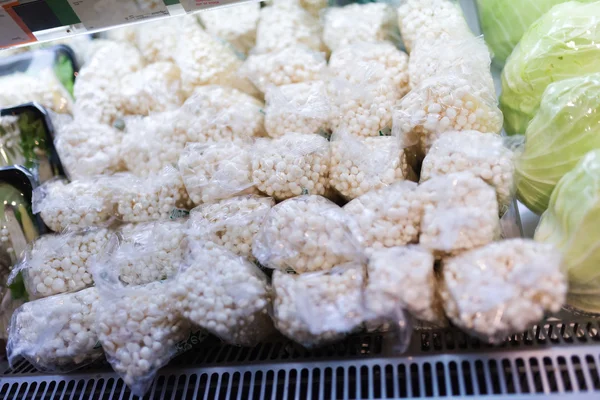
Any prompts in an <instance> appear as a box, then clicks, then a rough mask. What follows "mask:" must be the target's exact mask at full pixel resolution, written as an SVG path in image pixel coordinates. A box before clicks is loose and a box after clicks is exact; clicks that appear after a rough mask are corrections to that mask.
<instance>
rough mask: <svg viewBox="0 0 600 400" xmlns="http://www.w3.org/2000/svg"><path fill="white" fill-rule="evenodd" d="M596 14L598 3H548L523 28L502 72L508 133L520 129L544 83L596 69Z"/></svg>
mask: <svg viewBox="0 0 600 400" xmlns="http://www.w3.org/2000/svg"><path fill="white" fill-rule="evenodd" d="M515 3H516V2H515ZM599 18H600V2H594V3H588V4H585V3H579V2H576V1H572V2H568V3H563V4H559V5H557V6H555V7H553V8H552V9H551V10H550V11H549V12H547V13H546V14H544V15H543V16H542V17H541V18H540V19H538V20H537V21H536V22H534V23H533V24H532V25H531V26H530V27H529V29H528V30H527V32H525V34H524V35H523V37H522V39H521V41H520V42H519V44H518V45H517V47H516V48H515V49H514V51H513V52H512V54H511V55H510V57H509V58H508V61H507V62H506V66H505V67H504V71H503V72H502V95H501V96H500V106H501V108H502V112H503V113H504V128H505V130H506V132H507V133H508V134H515V133H523V132H525V129H526V128H527V125H528V123H529V121H531V119H532V118H533V116H534V115H535V113H536V111H537V110H538V108H539V105H540V101H541V98H542V94H543V93H544V90H545V89H546V87H547V86H548V85H549V84H551V83H552V82H556V81H560V80H563V79H569V78H573V77H577V76H583V75H586V74H590V73H594V72H600V62H598V60H599V59H600V46H598V43H600V24H599V23H598V19H599Z"/></svg>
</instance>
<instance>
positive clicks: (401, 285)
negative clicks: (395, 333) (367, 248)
mask: <svg viewBox="0 0 600 400" xmlns="http://www.w3.org/2000/svg"><path fill="white" fill-rule="evenodd" d="M434 262H435V258H434V257H433V255H432V254H431V253H429V252H428V251H426V250H424V249H422V248H420V247H419V246H403V247H392V248H389V249H381V250H377V251H375V252H373V253H372V254H371V255H370V257H369V265H368V275H369V280H368V283H367V286H366V288H365V300H366V303H367V307H368V308H369V309H370V310H371V311H372V312H374V313H375V314H376V315H378V316H394V315H395V313H396V312H397V310H398V309H402V308H405V309H406V310H407V311H408V312H410V314H411V315H412V316H414V317H415V318H417V319H419V320H421V321H426V322H430V323H434V324H436V325H440V326H443V325H446V318H445V317H444V310H443V308H442V304H441V301H440V298H439V296H438V293H437V287H438V283H437V278H436V276H435V271H434V270H433V264H434Z"/></svg>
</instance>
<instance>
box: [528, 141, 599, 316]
mask: <svg viewBox="0 0 600 400" xmlns="http://www.w3.org/2000/svg"><path fill="white" fill-rule="evenodd" d="M534 238H535V240H537V241H540V242H545V243H552V244H554V245H555V246H556V247H557V248H558V249H559V250H560V251H561V252H562V253H563V256H564V263H565V266H566V268H567V270H568V276H569V293H568V296H567V302H568V303H569V304H571V305H573V306H575V307H577V308H581V309H583V310H586V311H591V312H600V150H592V151H590V152H589V153H587V154H586V155H585V157H584V158H583V159H582V160H581V162H580V163H579V164H577V166H576V167H575V168H574V169H573V170H572V171H571V172H569V173H568V174H566V175H565V176H564V177H563V178H562V179H561V180H560V182H559V183H558V185H556V189H555V190H554V192H553V193H552V198H551V199H550V205H549V207H548V210H547V211H546V212H545V213H544V215H543V216H542V220H541V221H540V224H539V225H538V228H537V230H536V232H535V236H534Z"/></svg>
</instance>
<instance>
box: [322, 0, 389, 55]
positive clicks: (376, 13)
mask: <svg viewBox="0 0 600 400" xmlns="http://www.w3.org/2000/svg"><path fill="white" fill-rule="evenodd" d="M394 24H395V21H394V11H393V10H392V9H391V8H390V7H389V6H388V5H387V4H385V3H367V4H350V5H347V6H344V7H332V8H329V9H328V10H327V11H326V13H325V20H324V23H323V25H324V27H323V41H324V42H325V44H326V45H327V47H329V49H331V50H332V51H333V50H337V49H338V48H340V47H342V46H346V45H348V44H353V43H360V42H370V43H374V42H380V41H383V40H387V39H389V38H390V37H391V36H392V35H393V30H394Z"/></svg>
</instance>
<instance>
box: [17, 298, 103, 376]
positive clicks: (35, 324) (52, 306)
mask: <svg viewBox="0 0 600 400" xmlns="http://www.w3.org/2000/svg"><path fill="white" fill-rule="evenodd" d="M97 303H98V291H97V289H96V288H89V289H84V290H82V291H80V292H77V293H67V294H59V295H56V296H52V297H48V298H45V299H39V300H35V301H31V302H28V303H25V304H24V305H22V306H21V307H19V308H18V309H17V310H16V311H15V313H14V314H13V316H12V319H11V322H10V327H9V336H8V337H9V339H8V343H7V357H8V361H9V363H10V364H11V365H13V366H14V365H15V362H16V361H17V360H18V359H19V357H23V358H25V359H27V361H29V362H30V363H31V364H33V365H34V366H35V368H36V369H37V370H39V371H57V372H68V371H71V370H74V369H76V368H79V367H82V366H84V365H86V364H89V363H91V362H93V361H94V360H96V359H98V358H100V357H102V354H103V353H102V348H101V347H100V345H99V343H98V336H97V334H96V329H95V326H94V320H95V316H96V306H97Z"/></svg>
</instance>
